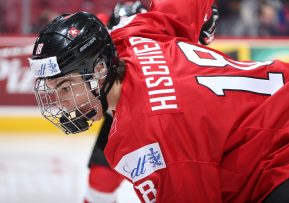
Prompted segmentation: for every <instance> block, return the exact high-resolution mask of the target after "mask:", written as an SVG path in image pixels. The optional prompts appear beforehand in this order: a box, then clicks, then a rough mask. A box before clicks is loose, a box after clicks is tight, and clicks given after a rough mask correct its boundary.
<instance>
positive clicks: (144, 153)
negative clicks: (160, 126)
mask: <svg viewBox="0 0 289 203" xmlns="http://www.w3.org/2000/svg"><path fill="white" fill-rule="evenodd" d="M163 168H166V163H165V160H164V157H163V154H162V151H161V148H160V145H159V143H153V144H149V145H146V146H144V147H141V148H139V149H137V150H135V151H133V152H131V153H129V154H126V155H125V156H123V157H122V159H121V160H120V161H119V162H118V164H117V165H116V167H115V168H114V169H115V170H116V171H118V172H119V173H120V174H122V175H124V176H125V177H127V178H129V179H130V180H131V181H132V182H136V181H138V180H141V179H143V178H145V177H147V176H149V175H150V174H152V173H153V172H155V171H157V170H160V169H163Z"/></svg>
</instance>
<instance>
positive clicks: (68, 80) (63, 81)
mask: <svg viewBox="0 0 289 203" xmlns="http://www.w3.org/2000/svg"><path fill="white" fill-rule="evenodd" d="M65 82H70V79H64V80H62V81H61V82H60V83H58V84H57V85H56V86H55V89H57V88H59V87H60V86H61V85H62V84H63V83H65Z"/></svg>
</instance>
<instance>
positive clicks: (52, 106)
mask: <svg viewBox="0 0 289 203" xmlns="http://www.w3.org/2000/svg"><path fill="white" fill-rule="evenodd" d="M100 63H101V64H102V65H103V67H104V68H103V69H101V70H96V72H95V73H91V74H79V73H73V74H69V75H66V76H63V77H60V78H57V80H59V81H62V80H67V81H73V78H75V77H80V78H81V82H77V83H72V82H69V84H68V85H64V86H60V87H56V88H51V87H49V86H48V85H47V82H48V81H49V79H44V78H38V79H37V80H36V82H35V87H34V92H35V96H36V100H37V103H38V106H39V108H40V111H41V114H42V115H43V116H44V117H45V118H46V119H48V120H49V121H50V122H51V123H53V124H54V125H55V126H56V127H58V128H60V129H61V130H62V131H64V132H65V133H66V134H70V133H73V134H75V133H79V132H82V131H85V130H87V129H88V128H89V127H90V126H91V125H92V123H93V122H94V121H95V116H96V115H97V113H98V112H101V110H100V107H101V104H100V101H99V99H100V89H101V86H102V83H103V81H104V80H105V78H106V75H107V67H106V65H105V63H104V61H100V62H99V63H98V64H100ZM67 104H69V105H68V106H67Z"/></svg>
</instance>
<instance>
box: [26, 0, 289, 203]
mask: <svg viewBox="0 0 289 203" xmlns="http://www.w3.org/2000/svg"><path fill="white" fill-rule="evenodd" d="M211 4H212V1H211V0H190V1H187V0H178V1H174V0H164V1H153V2H152V5H151V10H150V11H149V12H147V13H143V14H138V15H136V16H132V17H129V18H127V19H125V20H124V21H123V22H122V24H121V25H120V26H116V28H115V29H114V30H113V31H112V32H111V36H110V35H109V34H108V32H107V30H106V29H105V27H104V25H103V24H102V23H101V22H100V21H99V20H98V19H97V18H96V17H94V16H93V15H91V14H89V13H85V12H79V13H75V14H72V15H68V16H67V15H63V16H60V17H58V18H57V19H55V20H54V21H53V22H52V23H51V24H49V25H48V26H47V28H46V29H44V30H43V31H42V32H41V33H40V35H39V37H38V39H37V41H36V42H35V48H34V50H33V56H32V59H30V65H31V68H32V70H33V72H34V73H35V76H36V77H37V78H38V79H37V81H36V84H35V93H36V97H37V100H38V103H39V106H40V108H41V112H42V114H43V116H44V117H45V118H47V119H48V120H50V121H51V122H52V123H53V124H55V125H56V126H57V127H59V128H61V129H62V130H63V131H64V132H65V133H78V132H81V131H84V130H87V129H88V128H89V126H90V125H91V123H92V122H94V121H95V120H99V119H101V117H102V116H103V112H105V111H106V110H107V108H109V109H110V110H112V111H113V112H114V117H113V123H112V126H111V130H110V135H109V138H108V142H107V144H106V146H105V155H106V158H107V160H108V162H109V164H110V166H111V167H112V168H114V169H115V170H116V171H117V172H118V173H120V174H122V175H123V177H125V178H127V179H128V180H129V181H131V182H132V183H133V184H134V189H135V191H136V193H137V194H138V196H139V198H140V200H141V201H142V202H146V203H148V202H158V203H159V202H161V203H175V202H200V203H207V202H215V203H218V202H236V203H241V202H254V203H255V202H257V203H259V202H262V201H265V202H266V203H271V202H288V201H289V195H288V194H287V192H286V191H287V190H288V178H289V156H288V155H289V147H288V146H289V139H288V133H289V127H288V124H289V123H288V119H289V116H288V114H287V112H288V110H289V103H288V99H289V98H288V99H287V97H288V96H289V95H288V88H289V86H288V83H287V82H288V80H289V78H288V74H289V69H288V67H289V64H287V63H284V62H281V61H278V60H276V61H266V62H240V61H234V60H232V59H230V58H229V57H227V56H226V55H224V54H222V53H220V52H218V51H216V50H212V49H209V48H207V47H204V46H201V45H199V44H198V41H199V33H200V31H201V28H202V26H203V22H204V21H203V20H204V18H205V15H206V12H207V11H208V10H209V9H210V8H211ZM192 11H194V12H192ZM115 46H116V49H115ZM116 50H117V51H116ZM117 53H118V54H117ZM284 191H285V192H284ZM281 198H284V199H281Z"/></svg>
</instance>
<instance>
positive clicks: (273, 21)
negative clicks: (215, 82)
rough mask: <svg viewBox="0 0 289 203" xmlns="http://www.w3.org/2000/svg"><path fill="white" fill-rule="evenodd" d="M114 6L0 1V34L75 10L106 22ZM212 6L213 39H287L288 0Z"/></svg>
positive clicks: (230, 0)
mask: <svg viewBox="0 0 289 203" xmlns="http://www.w3.org/2000/svg"><path fill="white" fill-rule="evenodd" d="M124 1H125V0H121V1H118V2H124ZM142 2H143V4H145V5H146V6H147V7H148V6H149V4H150V0H142ZM116 3H117V0H72V1H67V0H57V1H51V0H0V33H1V34H25V35H29V34H33V33H37V32H39V31H40V29H41V28H42V27H43V26H44V25H45V24H47V22H48V21H50V20H51V19H53V18H54V17H55V16H57V15H59V14H60V13H63V12H66V13H67V12H68V13H72V12H75V11H79V10H85V11H88V12H92V13H94V14H96V15H97V16H99V17H100V18H102V19H104V20H107V19H108V18H109V16H110V15H111V12H112V9H113V7H114V5H115V4H116ZM216 4H217V5H218V8H219V12H220V20H219V25H218V29H217V36H224V37H228V36H231V37H232V36H233V37H247V36H249V37H270V36H274V37H288V36H289V0H216ZM192 12H194V11H192Z"/></svg>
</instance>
